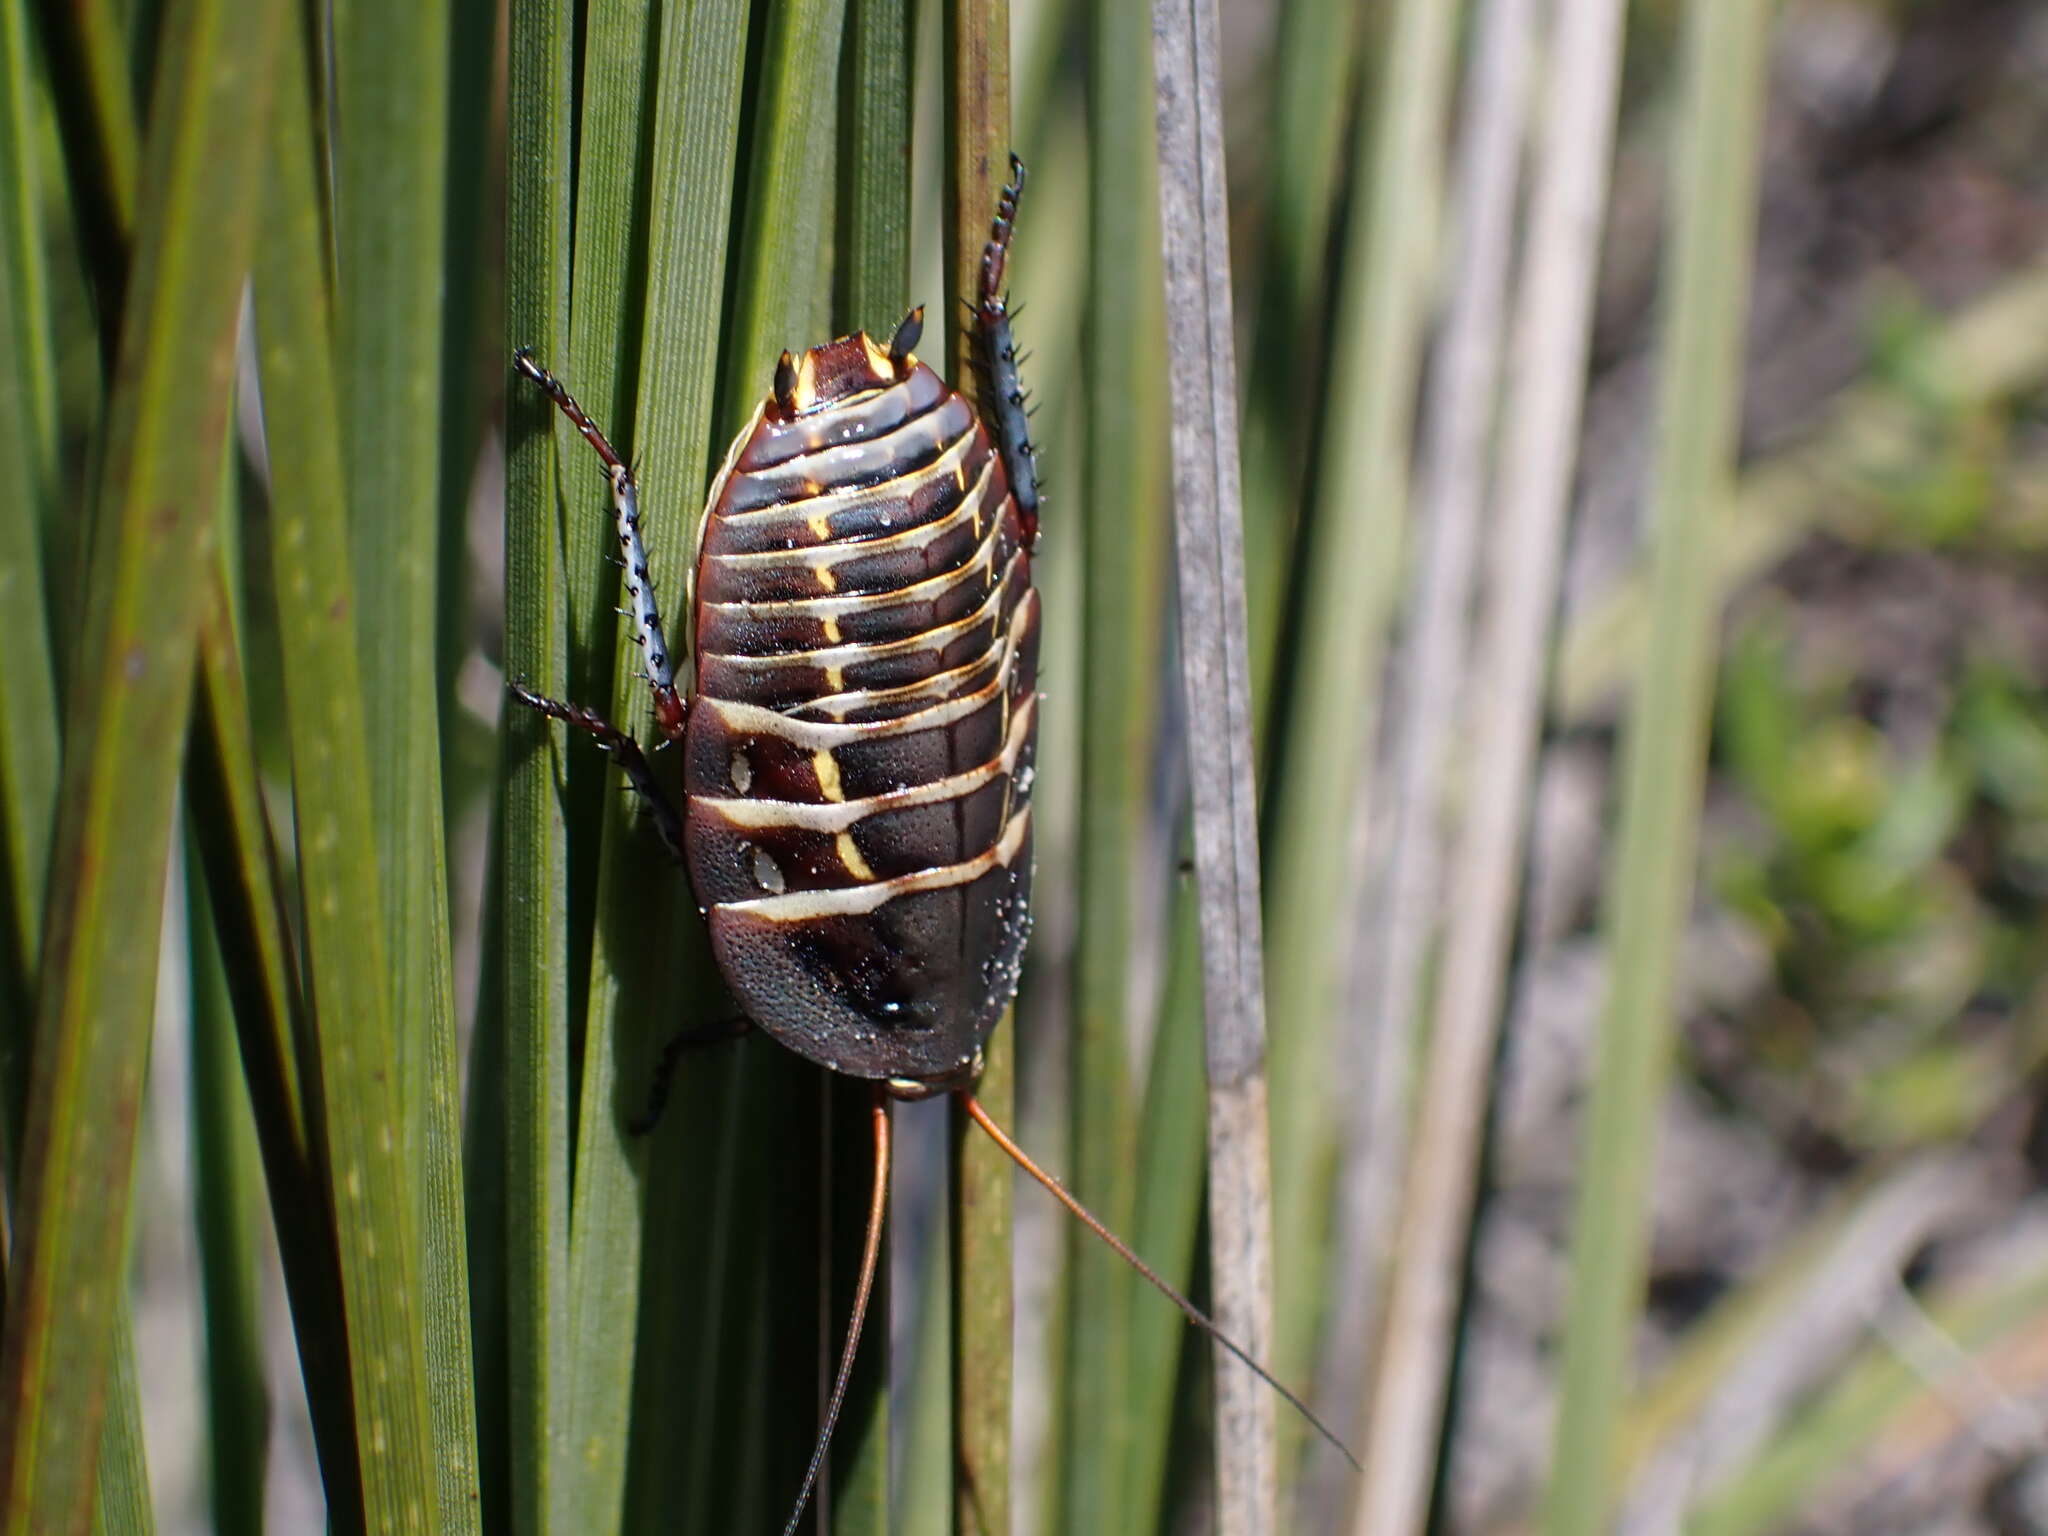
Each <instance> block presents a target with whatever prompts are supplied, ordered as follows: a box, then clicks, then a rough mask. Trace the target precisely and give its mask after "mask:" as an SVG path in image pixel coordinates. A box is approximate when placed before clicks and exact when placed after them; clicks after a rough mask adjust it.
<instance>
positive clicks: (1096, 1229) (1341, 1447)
mask: <svg viewBox="0 0 2048 1536" xmlns="http://www.w3.org/2000/svg"><path fill="white" fill-rule="evenodd" d="M953 1097H954V1098H956V1099H958V1100H959V1101H960V1107H961V1108H962V1109H963V1110H965V1111H966V1112H967V1118H968V1119H970V1120H972V1121H973V1122H974V1123H975V1124H976V1125H978V1126H980V1127H981V1128H982V1129H983V1130H984V1131H986V1132H987V1133H988V1137H989V1140H991V1141H993V1142H994V1143H995V1144H996V1145H997V1146H999V1147H1001V1148H1002V1149H1003V1153H1004V1155H1005V1156H1007V1157H1008V1158H1009V1159H1010V1161H1011V1162H1013V1163H1015V1164H1016V1165H1017V1166H1018V1167H1019V1168H1022V1169H1023V1170H1024V1171H1025V1172H1026V1173H1028V1174H1030V1175H1031V1177H1032V1179H1033V1180H1034V1181H1035V1182H1036V1183H1038V1184H1039V1185H1040V1186H1041V1187H1042V1188H1043V1189H1044V1190H1045V1192H1046V1193H1047V1194H1049V1195H1051V1196H1052V1197H1053V1199H1055V1200H1057V1201H1059V1203H1060V1204H1061V1205H1063V1206H1065V1207H1066V1208H1067V1211H1068V1213H1069V1214H1070V1215H1072V1216H1073V1218H1074V1219H1075V1220H1076V1221H1078V1222H1080V1223H1081V1225H1082V1226H1084V1227H1086V1228H1087V1229H1088V1230H1089V1231H1090V1232H1093V1233H1094V1234H1095V1235H1096V1236H1097V1237H1099V1238H1101V1239H1102V1241H1103V1242H1105V1243H1107V1244H1108V1245H1109V1248H1110V1250H1111V1251H1112V1252H1113V1253H1115V1254H1116V1256H1117V1257H1118V1258H1120V1259H1122V1260H1123V1261H1124V1262H1125V1263H1126V1264H1128V1265H1130V1266H1131V1268H1132V1269H1135V1270H1136V1271H1137V1272H1138V1273H1139V1274H1140V1275H1141V1276H1143V1277H1144V1279H1145V1282H1146V1283H1147V1284H1148V1285H1150V1286H1151V1287H1152V1289H1153V1290H1155V1291H1157V1292H1159V1294H1160V1295H1162V1296H1164V1297H1165V1298H1166V1299H1167V1300H1168V1301H1170V1302H1172V1303H1173V1304H1174V1305H1175V1306H1176V1307H1179V1308H1180V1310H1181V1315H1182V1316H1184V1317H1185V1318H1187V1320H1188V1321H1189V1322H1191V1323H1193V1324H1194V1325H1195V1326H1196V1327H1197V1328H1199V1329H1201V1330H1202V1332H1204V1333H1206V1334H1207V1335H1209V1337H1210V1338H1212V1339H1214V1340H1215V1341H1216V1342H1217V1343H1218V1344H1220V1345H1222V1346H1223V1347H1224V1348H1225V1349H1227V1350H1229V1351H1230V1353H1231V1354H1232V1355H1234V1356H1236V1357H1237V1359H1238V1360H1239V1361H1240V1362H1242V1363H1243V1364H1244V1366H1245V1367H1246V1368H1247V1369H1248V1370H1250V1371H1251V1373H1252V1374H1253V1375H1254V1376H1256V1377H1258V1378H1259V1380H1261V1381H1263V1382H1264V1383H1265V1384H1266V1385H1267V1386H1269V1387H1271V1388H1272V1389H1273V1390H1274V1391H1275V1392H1277V1393H1279V1394H1280V1396H1281V1398H1282V1400H1283V1401H1285V1402H1286V1403H1287V1405H1288V1406H1289V1407H1290V1408H1292V1409H1293V1410H1294V1411H1295V1412H1296V1413H1298V1414H1300V1415H1301V1416H1302V1418H1303V1419H1305V1420H1306V1421H1307V1422H1308V1424H1309V1427H1310V1428H1312V1429H1313V1430H1315V1432H1316V1433H1317V1434H1319V1435H1321V1436H1322V1437H1323V1438H1324V1439H1325V1440H1327V1441H1329V1442H1330V1444H1331V1445H1333V1446H1335V1447H1336V1448H1337V1450H1338V1452H1339V1453H1340V1454H1341V1455H1342V1456H1343V1457H1344V1459H1345V1460H1346V1461H1348V1462H1350V1463H1351V1467H1352V1470H1353V1471H1363V1470H1364V1468H1363V1467H1361V1466H1359V1464H1358V1458H1357V1456H1355V1455H1353V1454H1352V1451H1351V1447H1350V1446H1348V1445H1346V1444H1345V1443H1344V1442H1343V1441H1342V1440H1340V1439H1338V1438H1337V1432H1336V1431H1335V1430H1333V1429H1331V1428H1330V1426H1329V1425H1327V1424H1325V1423H1324V1422H1323V1421H1322V1420H1321V1419H1319V1418H1317V1417H1316V1413H1315V1410H1314V1409H1313V1408H1311V1407H1309V1405H1308V1404H1307V1403H1305V1402H1303V1401H1302V1400H1301V1399H1300V1398H1299V1397H1297V1396H1296V1395H1295V1394H1294V1393H1293V1392H1291V1391H1289V1390H1288V1389H1287V1388H1286V1387H1285V1386H1284V1385H1282V1384H1281V1382H1280V1379H1279V1378H1278V1377H1276V1376H1275V1375H1274V1374H1273V1373H1272V1372H1271V1371H1269V1370H1268V1369H1266V1367H1265V1366H1263V1365H1261V1364H1260V1363H1259V1362H1258V1361H1257V1360H1255V1359H1253V1358H1252V1354H1251V1351H1249V1350H1247V1349H1246V1348H1245V1347H1244V1346H1243V1345H1242V1344H1240V1343H1238V1342H1237V1340H1235V1339H1233V1338H1232V1337H1231V1336H1230V1335H1229V1334H1227V1333H1225V1332H1224V1331H1223V1330H1222V1328H1221V1327H1219V1326H1218V1325H1217V1323H1216V1320H1215V1319H1214V1318H1212V1317H1210V1316H1209V1314H1208V1313H1206V1312H1204V1311H1203V1310H1202V1309H1201V1308H1200V1307H1198V1306H1196V1305H1195V1304H1194V1303H1193V1302H1192V1301H1189V1300H1188V1299H1187V1297H1185V1296H1183V1295H1182V1294H1181V1293H1180V1292H1179V1291H1178V1290H1177V1289H1175V1288H1174V1286H1173V1285H1172V1284H1171V1283H1169V1282H1168V1281H1167V1279H1166V1278H1165V1277H1164V1276H1163V1275H1161V1274H1160V1273H1159V1271H1158V1270H1156V1269H1154V1268H1153V1267H1152V1266H1151V1265H1150V1264H1147V1263H1146V1262H1145V1261H1144V1260H1143V1259H1141V1258H1139V1257H1138V1255H1137V1254H1136V1253H1135V1252H1134V1251H1133V1250H1132V1248H1131V1246H1130V1244H1128V1243H1126V1242H1125V1241H1124V1240H1123V1239H1122V1238H1120V1237H1118V1236H1117V1235H1116V1234H1115V1233H1114V1232H1112V1231H1110V1230H1109V1228H1108V1226H1107V1225H1105V1224H1104V1222H1103V1221H1102V1219H1101V1218H1100V1217H1099V1216H1097V1215H1096V1214H1095V1213H1094V1212H1093V1211H1091V1210H1089V1209H1088V1207H1087V1206H1085V1205H1083V1204H1082V1203H1081V1202H1080V1201H1079V1200H1077V1199H1075V1198H1074V1196H1073V1195H1072V1193H1070V1192H1069V1191H1068V1189H1067V1187H1066V1185H1064V1184H1062V1183H1061V1182H1060V1181H1059V1180H1058V1179H1056V1178H1054V1177H1053V1176H1052V1175H1051V1174H1049V1173H1047V1172H1046V1171H1045V1170H1044V1169H1043V1168H1041V1167H1039V1166H1038V1164H1037V1163H1035V1162H1033V1161H1032V1160H1031V1158H1030V1156H1029V1154H1027V1153H1026V1152H1025V1150H1024V1149H1023V1148H1022V1147H1020V1146H1018V1145H1017V1143H1016V1142H1014V1141H1012V1140H1011V1139H1010V1137H1009V1134H1008V1132H1006V1131H1004V1129H1003V1128H1002V1127H1001V1126H1000V1125H997V1124H996V1122H995V1119H994V1117H993V1116H991V1115H990V1114H989V1112H988V1111H987V1110H985V1109H983V1108H982V1107H981V1101H980V1100H979V1099H977V1098H976V1097H975V1096H974V1095H973V1094H972V1093H971V1092H969V1091H968V1090H967V1089H965V1088H961V1089H957V1090H956V1091H955V1092H954V1094H953Z"/></svg>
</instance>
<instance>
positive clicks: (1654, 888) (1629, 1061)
mask: <svg viewBox="0 0 2048 1536" xmlns="http://www.w3.org/2000/svg"><path fill="white" fill-rule="evenodd" d="M1770 10H1771V8H1770V3H1769V0H1696V3H1694V4H1693V5H1691V6H1689V7H1688V9H1687V32H1686V41H1685V53H1684V58H1685V66H1684V68H1685V77H1684V78H1685V91H1684V101H1683V106H1682V111H1681V119H1680V126H1679V137H1678V147H1677V155H1678V167H1677V179H1676V185H1675V191H1674V196H1673V200H1672V208H1673V210H1674V220H1675V223H1674V227H1673V230H1672V237H1671V246H1670V249H1671V268H1670V272H1671V276H1670V295H1669V298H1668V300H1667V302H1666V310H1665V319H1664V325H1663V330H1662V348H1663V350H1662V356H1661V372H1660V376H1659V381H1658V412H1657V414H1658V434H1659V452H1658V455H1657V461H1656V467H1655V469H1654V471H1653V483H1652V490H1651V526H1652V529H1653V538H1654V546H1655V552H1654V554H1653V555H1652V557H1651V560H1652V576H1651V591H1652V594H1653V598H1654V611H1655V612H1656V614H1657V615H1658V623H1657V627H1656V628H1655V630H1654V631H1652V633H1651V636H1650V643H1649V647H1648V649H1647V651H1646V652H1645V654H1644V656H1643V663H1642V671H1641V673H1640V674H1639V677H1638V682H1637V689H1636V695H1635V700H1634V708H1633V709H1632V711H1631V713H1630V716H1629V720H1628V724H1627V728H1626V733H1625V736H1624V740H1623V744H1622V764H1621V777H1622V786H1623V788H1622V815H1621V830H1620V836H1619V842H1618V845H1617V848H1616V851H1615V854H1614V863H1613V867H1612V875H1611V877H1610V884H1609V887H1608V889H1609V898H1608V903H1607V908H1606V911H1607V921H1606V925H1605V927H1606V932H1607V935H1608V941H1609V964H1610V967H1611V971H1610V976H1611V979H1610V982H1609V990H1608V997H1607V1005H1606V1010H1605V1012H1604V1013H1603V1015H1602V1018H1601V1027H1600V1042H1599V1047H1598V1057H1597V1061H1596V1063H1595V1075H1594V1081H1593V1089H1592V1096H1591V1100H1590V1103H1589V1105H1588V1108H1587V1124H1586V1130H1585V1139H1584V1150H1583V1153H1582V1156H1581V1158H1580V1161H1579V1167H1580V1169H1581V1176H1580V1179H1579V1186H1578V1207H1577V1213H1576V1216H1575V1219H1574V1223H1573V1232H1572V1260H1571V1300H1570V1303H1569V1308H1568V1312H1567V1317H1566V1324H1565V1342H1564V1384H1563V1396H1562V1399H1561V1401H1560V1404H1559V1411H1558V1429H1557V1441H1556V1447H1555V1452H1554V1459H1553V1462H1552V1468H1551V1481H1550V1488H1549V1494H1548V1498H1547V1500H1546V1503H1545V1506H1544V1511H1543V1525H1542V1529H1543V1531H1544V1532H1545V1533H1546V1536H1576V1533H1581V1532H1584V1533H1591V1532H1594V1531H1597V1530H1602V1529H1604V1528H1605V1527H1606V1525H1607V1521H1608V1518H1609V1509H1610V1502H1611V1499H1612V1493H1613V1490H1612V1477H1613V1465H1614V1454H1613V1453H1614V1444H1615V1433H1616V1429H1617V1427H1618V1425H1619V1422H1620V1417H1621V1407H1622V1403H1623V1401H1624V1398H1625V1393H1626V1391H1627V1387H1628V1380H1629V1374H1630V1372H1629V1345H1630V1343H1631V1341H1632V1340H1633V1339H1634V1338H1635V1336H1636V1326H1637V1322H1638V1319H1639V1318H1640V1316H1641V1312H1642V1305H1643V1295H1642V1289H1643V1267H1644V1248H1645V1244H1646V1241H1647V1224H1648V1215H1649V1208H1648V1194H1649V1174H1650V1170H1651V1168H1652V1167H1653V1166H1654V1165H1655V1158H1654V1156H1653V1155H1652V1149H1653V1146H1654V1140H1655V1136H1654V1132H1655V1126H1656V1113H1657V1106H1658V1103H1659V1101H1660V1097H1661V1094H1662V1090H1663V1086H1664V1078H1665V1073H1666V1065H1667V1060H1668V1057H1669V1053H1670V1045H1671V1035H1672V1026H1673V1022H1674V1021H1673V1019H1672V1017H1671V1011H1672V996H1673V974H1674V970H1675V967H1676V964H1677V958H1678V947H1679V943H1680V941H1681V939H1682V937H1683V935H1684V933H1685V929H1686V914H1687V911H1688V909H1689V907H1690V896H1691V892H1692V885H1693V874H1694V870H1693V862H1694V853H1695V850H1696V848H1697V843H1698V836H1699V812H1700V793H1701V780H1702V777H1703V775H1704V772H1705V760H1706V732H1707V716H1708V707H1709V701H1710V698H1711V694H1712V688H1713V673H1714V619H1715V615H1716V613H1717V611H1718V600H1719V594H1718V592H1717V591H1716V589H1715V587H1714V585H1713V584H1712V583H1711V582H1707V581H1702V580H1701V579H1700V572H1701V570H1702V569H1703V567H1704V565H1705V562H1706V557H1707V552H1708V548H1709V539H1710V537H1711V530H1712V527H1713V523H1714V518H1715V515H1716V513H1717V511H1718V509H1720V508H1721V507H1723V506H1725V505H1726V503H1727V500H1728V495H1729V491H1730V488H1731V483H1732V480H1733V475H1734V466H1735V446H1736V443H1735V434H1736V420H1737V404H1738V402H1739V400H1740V397H1741V388H1742V338H1743V328H1744V326H1743V322H1744V318H1745V315H1746V313H1747V306H1748V287H1749V284H1748V277H1749V271H1750V262H1751V245H1752V242H1753V238H1754V231H1755V220H1756V178H1757V151H1756V146H1757V136H1758V133H1759V131H1760V125H1761V119H1762V113H1763V75H1764V70H1763V64H1764V53H1765V40H1766V37H1767V35H1768V30H1769V20H1770Z"/></svg>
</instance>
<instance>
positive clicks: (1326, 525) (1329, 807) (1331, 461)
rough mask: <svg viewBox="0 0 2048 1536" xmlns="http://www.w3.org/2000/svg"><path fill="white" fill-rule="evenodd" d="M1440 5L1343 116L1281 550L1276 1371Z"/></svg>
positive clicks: (1302, 1190)
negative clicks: (1343, 223) (1314, 453)
mask: <svg viewBox="0 0 2048 1536" xmlns="http://www.w3.org/2000/svg"><path fill="white" fill-rule="evenodd" d="M1457 11H1458V8H1457V7H1456V6H1453V5H1445V4H1442V3H1440V0H1403V3H1401V4H1400V5H1399V6H1397V7H1396V9H1395V10H1394V13H1393V15H1392V18H1391V21H1390V23H1389V25H1390V27H1391V31H1390V32H1389V34H1388V39H1387V44H1386V49H1385V52H1384V55H1383V56H1382V58H1381V61H1380V64H1381V74H1380V80H1381V82H1382V84H1381V87H1380V89H1379V91H1378V95H1377V101H1376V108H1375V111H1374V112H1372V113H1367V114H1361V116H1360V122H1359V132H1360V134H1361V136H1362V137H1363V139H1364V140H1365V142H1362V143H1361V145H1360V149H1359V153H1358V156H1357V161H1356V167H1355V171H1354V176H1353V189H1352V197H1353V203H1352V228H1351V232H1350V234H1349V236H1348V237H1347V250H1346V252H1345V256H1344V270H1343V273H1342V275H1341V277H1340V279H1339V283H1340V292H1339V296H1338V300H1337V310H1336V314H1335V316H1334V320H1333V324H1332V348H1333V351H1332V354H1331V370H1330V385H1329V394H1328V412H1327V415H1326V418H1325V422H1324V426H1323V444H1322V452H1321V456H1320V461H1319V462H1318V464H1317V466H1316V495H1315V503H1314V508H1313V512H1312V516H1311V518H1310V520H1309V523H1308V525H1307V527H1306V528H1305V529H1304V531H1303V536H1302V538H1303V542H1302V545H1301V547H1300V552H1299V557H1298V559H1297V562H1296V567H1297V570H1298V571H1299V572H1300V574H1301V589H1300V592H1299V596H1298V602H1299V611H1300V619H1299V624H1300V643H1299V649H1298V651H1297V653H1296V655H1295V656H1294V657H1293V665H1294V667H1295V668H1296V676H1295V680H1294V685H1293V688H1292V690H1291V694H1290V697H1289V699H1288V701H1287V710H1286V716H1285V719H1284V721H1283V722H1282V723H1281V725H1280V730H1281V732H1282V735H1281V740H1280V744H1279V745H1280V751H1279V756H1278V758H1277V760H1276V768H1275V772H1274V774H1273V778H1272V782H1271V784H1270V785H1269V786H1268V790H1267V803H1268V806H1269V811H1268V833H1269V841H1268V850H1269V851H1268V860H1269V863H1268V866H1267V869H1268V879H1267V884H1266V892H1267V897H1266V918H1267V921H1266V931H1267V932H1268V933H1270V934H1271V935H1272V936H1273V945H1272V955H1271V963H1270V964H1269V965H1268V966H1267V968H1266V974H1267V976H1268V978H1269V984H1268V992H1267V1001H1268V1005H1269V1006H1268V1008H1267V1016H1268V1017H1269V1018H1270V1019H1271V1020H1272V1025H1273V1028H1272V1057H1271V1070H1272V1083H1273V1099H1274V1102H1276V1103H1280V1104H1285V1105H1287V1106H1288V1112H1287V1113H1286V1114H1285V1115H1283V1116H1281V1117H1279V1118H1278V1119H1277V1120H1276V1121H1275V1123H1274V1126H1273V1185H1274V1191H1275V1200H1274V1214H1273V1234H1274V1252H1275V1261H1274V1268H1275V1279H1276V1281H1277V1283H1278V1291H1277V1304H1276V1307H1275V1320H1276V1329H1277V1333H1276V1336H1277V1339H1278V1343H1277V1345H1276V1347H1275V1351H1274V1353H1275V1362H1274V1363H1275V1364H1276V1365H1277V1366H1278V1367H1279V1368H1280V1370H1281V1372H1282V1374H1283V1375H1288V1376H1292V1375H1295V1374H1297V1373H1299V1372H1301V1371H1302V1369H1303V1368H1304V1367H1305V1366H1306V1365H1307V1363H1308V1358H1309V1341H1310V1338H1311V1336H1312V1333H1313V1330H1314V1326H1315V1319H1316V1315H1317V1312H1318V1310H1319V1308H1318V1307H1317V1305H1316V1291H1317V1287H1318V1285H1319V1283H1320V1277H1321V1275H1322V1272H1323V1269H1322V1255H1323V1253H1324V1239H1325V1228H1326V1224H1327V1207H1328V1191H1329V1187H1330V1186H1329V1180H1328V1172H1329V1166H1330V1164H1329V1153H1330V1137H1331V1135H1332V1131H1333V1129H1334V1127H1333V1114H1332V1111H1333V1103H1334V1100H1333V1095H1332V1094H1331V1092H1330V1078H1331V1071H1332V1064H1333V1057H1332V1049H1333V1043H1334V1042H1333V1036H1334V1033H1335V1031H1334V1025H1335V1022H1336V1019H1337V1017H1338V1013H1339V1008H1338V988H1339V984H1340V980H1341V976H1342V960H1343V956H1344V952H1345V949H1346V946H1347V945H1348V944H1349V943H1350V941H1351V936H1352V935H1353V934H1354V933H1355V932H1356V931H1357V924H1356V922H1355V920H1353V919H1352V917H1351V916H1350V914H1349V913H1348V911H1347V907H1348V905H1349V904H1348V903H1347V901H1346V895H1347V889H1348V887H1349V884H1350V874H1349V868H1348V863H1349V861H1348V858H1347V853H1346V846H1347V844H1348V842H1349V836H1348V834H1349V829H1350V827H1351V825H1352V817H1353V815H1354V807H1355V805H1356V804H1357V799H1358V795H1359V793H1360V788H1361V782H1362V775H1361V773H1360V765H1361V763H1362V762H1364V761H1366V760H1368V759H1369V756H1370V753H1371V743H1372V739H1373V738H1372V722H1373V718H1374V715H1375V712H1376V700H1377V695H1378V691H1379V682H1378V680H1379V673H1380V667H1379V658H1380V655H1381V652H1382V647H1383V644H1384V642H1385V631H1386V626H1387V621H1388V616H1389V613H1390V611H1391V609H1392V605H1393V602H1394V597H1395V593H1396V591H1397V590H1398V587H1399V579H1400V572H1401V565H1400V549H1401V543H1402V530H1403V524H1404V522H1405V519H1406V511H1405V508H1406V501H1407V490H1408V447H1409V435H1410V428H1411V423H1412V421H1413V416H1414V407H1415V386H1416V379H1417V375H1418V371H1419V368H1420V364H1421V346H1422V329H1423V323H1424V320H1425V318H1426V316H1427V313H1428V307H1429V301H1430V290H1431V284H1432V281H1433V274H1432V273H1431V271H1430V269H1429V266H1428V264H1427V257H1428V255H1429V252H1430V249H1431V247H1432V245H1433V243H1434V239H1435V213H1436V208H1437V201H1438V196H1439V191H1438V181H1439V166H1440V162H1441V160H1442V143H1441V135H1442V125H1443V122H1444V118H1445V112H1446V108H1447V104H1448V101H1449V95H1450V83H1451V75H1452V65H1453V50H1452V47H1451V43H1452V39H1453V37H1454V35H1455V30H1456V28H1455V23H1456V21H1457ZM1360 1048H1362V1047H1360ZM1361 1112H1362V1111H1361Z"/></svg>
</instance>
